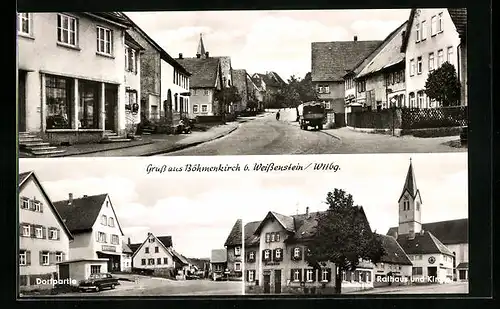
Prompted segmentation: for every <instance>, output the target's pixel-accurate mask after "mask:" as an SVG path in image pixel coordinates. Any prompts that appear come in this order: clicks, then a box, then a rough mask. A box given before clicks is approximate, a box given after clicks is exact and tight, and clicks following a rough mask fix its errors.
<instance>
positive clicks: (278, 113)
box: [276, 109, 281, 120]
mask: <svg viewBox="0 0 500 309" xmlns="http://www.w3.org/2000/svg"><path fill="white" fill-rule="evenodd" d="M280 111H281V109H280V110H278V112H277V113H276V120H280Z"/></svg>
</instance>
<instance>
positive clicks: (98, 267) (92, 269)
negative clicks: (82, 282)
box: [90, 265, 101, 274]
mask: <svg viewBox="0 0 500 309" xmlns="http://www.w3.org/2000/svg"><path fill="white" fill-rule="evenodd" d="M100 272H101V265H90V274H98V273H100Z"/></svg>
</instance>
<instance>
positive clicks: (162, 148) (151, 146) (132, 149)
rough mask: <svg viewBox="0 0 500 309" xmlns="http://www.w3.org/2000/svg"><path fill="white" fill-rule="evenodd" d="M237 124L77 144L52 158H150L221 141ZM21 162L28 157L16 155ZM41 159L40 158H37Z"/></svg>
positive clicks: (237, 122)
mask: <svg viewBox="0 0 500 309" xmlns="http://www.w3.org/2000/svg"><path fill="white" fill-rule="evenodd" d="M239 123H240V122H239V121H235V122H228V123H227V124H225V125H218V126H215V127H212V128H210V129H209V130H208V131H205V132H197V131H194V132H192V133H191V134H179V135H168V134H151V135H143V136H142V140H141V141H131V142H124V143H113V144H77V145H72V146H66V147H64V146H60V147H59V148H60V149H64V150H66V152H65V153H62V154H59V155H55V156H52V157H122V156H152V155H156V154H161V153H168V152H174V151H177V150H181V149H184V148H188V147H193V146H196V145H199V144H201V143H205V142H208V141H211V140H214V139H218V138H221V137H223V136H225V135H227V134H229V133H231V132H233V131H234V130H236V129H237V128H238V125H239ZM19 156H20V157H21V158H23V157H24V158H30V157H31V156H29V155H23V154H22V153H20V154H19ZM40 157H42V156H40Z"/></svg>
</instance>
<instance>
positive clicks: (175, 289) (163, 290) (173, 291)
mask: <svg viewBox="0 0 500 309" xmlns="http://www.w3.org/2000/svg"><path fill="white" fill-rule="evenodd" d="M241 294H243V292H242V282H241V281H217V282H215V281H211V280H185V281H180V280H179V281H176V280H168V279H163V278H149V277H141V279H139V280H137V282H128V281H120V285H119V286H117V287H116V288H115V289H114V290H103V291H100V292H97V293H96V292H84V293H68V294H60V296H78V297H82V296H104V297H109V296H174V295H175V296H186V295H241Z"/></svg>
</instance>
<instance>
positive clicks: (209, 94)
mask: <svg viewBox="0 0 500 309" xmlns="http://www.w3.org/2000/svg"><path fill="white" fill-rule="evenodd" d="M213 97H214V89H213V88H191V105H192V108H194V106H195V105H196V106H198V113H193V116H194V117H196V116H212V115H215V114H218V113H219V111H218V110H216V106H215V104H213V100H214V99H213ZM202 105H207V112H206V113H202V112H201V106H202Z"/></svg>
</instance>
